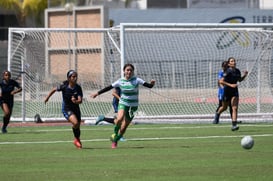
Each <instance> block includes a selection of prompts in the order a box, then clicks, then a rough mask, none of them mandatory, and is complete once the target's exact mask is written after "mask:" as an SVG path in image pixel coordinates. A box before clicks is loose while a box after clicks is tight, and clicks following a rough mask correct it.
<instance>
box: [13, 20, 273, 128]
mask: <svg viewBox="0 0 273 181" xmlns="http://www.w3.org/2000/svg"><path fill="white" fill-rule="evenodd" d="M272 28H273V27H272V26H270V25H268V24H121V25H120V26H119V27H116V28H111V29H43V28H42V29H21V28H20V29H16V28H11V29H10V30H9V67H8V68H9V70H11V73H12V76H13V77H14V78H15V79H17V80H18V81H20V83H21V84H22V85H23V92H22V94H21V96H15V97H16V103H15V107H16V108H17V109H15V110H17V111H14V113H13V119H19V120H22V118H23V120H26V121H28V120H33V117H34V116H35V114H37V113H38V114H40V115H41V117H42V118H43V119H44V120H56V119H63V116H62V113H61V102H62V97H61V94H60V93H55V94H54V96H53V97H51V99H50V101H49V102H48V103H47V105H45V104H44V102H43V100H44V98H45V96H46V94H47V93H48V92H49V91H50V90H51V89H52V88H53V86H56V85H57V84H58V83H60V82H61V81H63V80H65V79H66V72H67V71H68V70H69V69H75V70H76V71H78V73H79V83H80V84H81V85H82V87H83V91H84V102H83V104H82V105H81V110H82V117H83V119H92V120H94V118H95V117H96V116H98V115H100V114H104V115H107V114H109V113H111V112H113V108H112V105H111V101H112V95H111V91H110V92H108V93H105V94H103V95H100V96H99V97H97V98H96V99H91V98H90V93H92V92H95V91H97V90H99V89H101V88H103V87H104V86H107V85H109V84H110V83H111V82H113V81H115V80H116V79H118V78H119V77H120V76H122V68H123V65H124V64H125V63H132V64H134V65H135V68H136V70H135V74H136V75H137V76H139V77H141V78H143V79H144V80H146V81H150V80H151V79H155V80H156V85H155V87H154V88H153V89H146V88H144V87H140V94H139V96H140V106H139V109H138V112H137V115H136V118H135V120H136V121H139V122H147V123H152V122H187V121H195V122H199V121H212V120H213V117H214V113H215V109H216V107H217V105H218V99H217V89H218V88H217V74H218V71H219V70H220V69H221V63H222V62H223V61H224V60H227V59H228V58H229V57H234V58H235V59H236V60H237V68H239V69H240V70H241V72H243V71H244V70H248V71H249V75H248V77H247V79H246V80H245V81H243V82H241V83H240V85H239V92H240V104H239V116H238V120H246V121H249V120H253V121H272V120H273V117H272V116H273V114H272V112H273V111H272V110H273V104H272V103H273V95H272V84H273V80H272V78H271V77H272V72H273V71H272V70H273V65H272V43H273V42H272V35H273V32H272V31H271V29H272ZM221 118H222V119H226V120H230V118H229V113H228V111H226V112H225V113H224V114H223V116H222V117H221Z"/></svg>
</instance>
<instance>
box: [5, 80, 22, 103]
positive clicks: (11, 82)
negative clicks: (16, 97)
mask: <svg viewBox="0 0 273 181" xmlns="http://www.w3.org/2000/svg"><path fill="white" fill-rule="evenodd" d="M0 86H1V91H2V100H3V101H13V95H11V94H10V93H11V92H12V91H13V90H14V88H15V87H16V88H18V89H19V88H21V86H20V85H19V83H18V82H16V81H15V80H13V79H10V80H9V81H8V82H7V81H6V80H2V81H1V83H0Z"/></svg>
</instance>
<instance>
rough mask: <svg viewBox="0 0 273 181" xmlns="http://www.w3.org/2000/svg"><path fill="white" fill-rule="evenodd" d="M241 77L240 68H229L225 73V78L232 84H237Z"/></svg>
mask: <svg viewBox="0 0 273 181" xmlns="http://www.w3.org/2000/svg"><path fill="white" fill-rule="evenodd" d="M240 79H241V72H240V70H239V69H237V68H235V69H232V68H228V69H227V70H226V72H225V73H224V80H225V81H226V82H228V83H230V84H237V82H238V81H239V80H240Z"/></svg>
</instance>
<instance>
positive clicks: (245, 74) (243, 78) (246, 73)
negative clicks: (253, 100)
mask: <svg viewBox="0 0 273 181" xmlns="http://www.w3.org/2000/svg"><path fill="white" fill-rule="evenodd" d="M247 75H248V71H245V72H244V75H243V76H242V77H241V78H240V79H239V82H242V81H243V80H245V78H246V76H247Z"/></svg>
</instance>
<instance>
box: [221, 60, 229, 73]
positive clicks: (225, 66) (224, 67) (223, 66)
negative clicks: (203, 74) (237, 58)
mask: <svg viewBox="0 0 273 181" xmlns="http://www.w3.org/2000/svg"><path fill="white" fill-rule="evenodd" d="M222 69H223V71H226V70H227V69H228V61H226V60H225V61H223V62H222Z"/></svg>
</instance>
